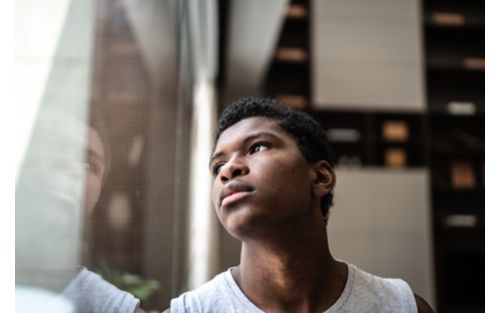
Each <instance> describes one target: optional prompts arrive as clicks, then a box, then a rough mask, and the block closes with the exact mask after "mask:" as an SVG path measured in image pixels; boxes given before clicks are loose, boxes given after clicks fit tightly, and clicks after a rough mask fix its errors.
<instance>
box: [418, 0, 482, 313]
mask: <svg viewBox="0 0 500 313" xmlns="http://www.w3.org/2000/svg"><path fill="white" fill-rule="evenodd" d="M423 12H424V40H425V54H426V55H425V56H426V60H427V62H426V81H427V100H428V110H429V114H428V117H427V118H428V121H429V123H428V125H429V134H430V140H429V143H430V145H429V147H428V150H429V153H430V168H431V173H432V207H433V219H434V254H435V269H436V287H437V289H436V291H437V309H438V311H439V312H484V274H485V272H484V261H485V259H484V255H485V248H484V239H485V238H484V219H485V216H484V206H485V201H484V190H485V189H484V167H485V165H484V164H485V163H484V152H485V145H484V126H485V124H484V67H485V61H484V43H485V38H484V1H465V0H458V1H450V0H438V1H436V0H432V1H431V0H424V1H423Z"/></svg>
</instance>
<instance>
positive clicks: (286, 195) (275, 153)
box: [210, 117, 314, 239]
mask: <svg viewBox="0 0 500 313" xmlns="http://www.w3.org/2000/svg"><path fill="white" fill-rule="evenodd" d="M210 167H211V171H212V173H213V176H214V180H213V184H212V200H213V204H214V207H215V209H216V211H217V215H218V217H219V220H220V221H221V223H222V224H223V225H224V227H225V228H226V230H227V231H228V232H229V233H230V234H231V235H233V236H234V237H236V238H239V239H244V238H245V237H246V236H250V235H251V234H252V233H253V232H258V231H259V230H263V229H264V228H267V229H269V227H272V226H276V225H278V224H279V223H280V222H282V221H285V220H287V219H289V218H290V217H293V216H299V217H300V216H301V215H303V214H306V212H307V211H308V209H309V208H310V207H311V206H312V205H313V199H312V191H311V186H312V182H313V179H314V172H313V169H312V167H311V165H310V164H309V163H308V162H307V161H306V159H305V158H304V157H303V155H302V153H301V152H300V150H299V148H298V146H297V143H296V141H295V139H294V138H293V137H292V136H291V135H289V134H288V133H287V132H286V131H285V130H283V129H282V128H281V127H280V126H279V125H278V123H277V122H276V121H275V120H272V119H268V118H264V117H252V118H247V119H244V120H241V121H240V122H238V123H236V124H234V125H233V126H231V127H229V128H228V129H226V130H225V131H224V132H223V133H222V135H221V136H220V138H219V140H218V142H217V145H216V147H215V150H214V154H213V156H212V160H211V162H210Z"/></svg>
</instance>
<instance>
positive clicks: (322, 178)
mask: <svg viewBox="0 0 500 313" xmlns="http://www.w3.org/2000/svg"><path fill="white" fill-rule="evenodd" d="M313 170H314V174H315V178H314V181H313V193H314V196H316V197H318V198H321V197H323V196H324V195H326V194H327V193H329V192H331V191H332V190H333V187H334V186H335V182H336V181H337V178H336V176H335V173H334V172H333V168H332V167H331V166H330V164H329V163H328V162H326V161H324V160H322V161H318V162H316V163H315V164H314V167H313Z"/></svg>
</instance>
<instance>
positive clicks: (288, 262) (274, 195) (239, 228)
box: [167, 98, 432, 313]
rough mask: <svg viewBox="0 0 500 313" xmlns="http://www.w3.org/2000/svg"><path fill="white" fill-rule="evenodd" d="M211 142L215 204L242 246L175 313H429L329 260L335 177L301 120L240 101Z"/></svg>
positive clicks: (316, 135) (390, 286)
mask: <svg viewBox="0 0 500 313" xmlns="http://www.w3.org/2000/svg"><path fill="white" fill-rule="evenodd" d="M215 142H216V146H215V149H214V153H213V156H212V158H211V160H210V168H211V171H212V173H213V177H214V180H213V186H212V197H213V203H214V207H215V210H216V212H217V215H218V217H219V220H220V222H221V223H222V225H224V227H225V229H226V230H227V231H228V232H229V233H230V234H231V235H232V236H234V237H235V238H237V239H239V240H241V241H242V250H241V259H240V265H238V266H237V267H235V268H231V269H229V270H228V271H226V272H224V273H222V274H219V275H218V276H216V277H215V278H214V279H213V280H211V281H210V282H208V283H206V284H204V285H203V286H201V287H200V288H198V289H196V290H193V291H190V292H187V293H184V294H182V295H181V296H180V297H178V298H175V299H173V300H172V301H171V308H170V310H171V311H172V312H173V313H178V312H328V313H334V312H346V313H347V312H356V313H364V312H366V313H368V312H370V313H376V312H397V313H404V312H415V313H416V312H417V311H418V312H432V309H431V308H430V307H429V306H428V305H427V304H426V303H425V301H423V300H422V299H421V298H420V297H418V296H416V295H414V294H413V293H412V291H411V289H410V287H409V286H408V284H407V283H406V282H404V281H402V280H400V279H384V278H380V277H376V276H374V275H371V274H368V273H366V272H364V271H362V270H360V269H358V268H357V267H355V266H354V265H350V264H346V263H344V262H341V261H338V260H336V259H334V258H333V257H332V255H331V254H330V251H329V248H328V242H327V233H326V227H325V226H326V222H327V219H328V213H329V208H330V206H331V205H332V200H333V195H332V190H333V187H334V185H335V174H334V172H333V169H332V165H333V164H332V156H331V151H330V148H329V144H328V141H327V139H326V137H325V135H324V133H323V132H322V130H321V127H320V125H319V124H318V123H317V122H316V121H315V120H313V119H312V118H311V117H310V116H309V115H307V114H305V113H302V112H298V111H295V110H293V109H290V108H288V107H285V106H282V105H281V104H279V103H278V102H276V101H274V100H270V99H251V98H249V99H241V100H239V101H237V102H235V103H233V104H232V105H230V106H229V107H228V108H226V109H225V110H224V112H223V113H222V116H221V117H220V119H219V122H218V129H217V133H216V137H215ZM167 312H168V310H167Z"/></svg>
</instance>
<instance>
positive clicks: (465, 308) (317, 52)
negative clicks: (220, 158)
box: [15, 0, 485, 312]
mask: <svg viewBox="0 0 500 313" xmlns="http://www.w3.org/2000/svg"><path fill="white" fill-rule="evenodd" d="M484 22H485V19H484V1H468V0H379V1H369V0H272V1H269V0H267V1H264V0H253V1H245V0H219V1H216V0H187V1H182V0H147V1H144V0H93V1H89V0H51V1H44V2H43V3H42V2H39V1H29V0H17V1H16V97H17V106H18V108H19V109H18V115H17V117H16V119H17V120H16V124H17V126H18V130H19V134H20V136H19V140H18V141H17V143H16V144H17V146H16V147H15V152H16V157H17V176H16V290H17V288H18V287H21V286H35V287H37V288H41V289H44V290H49V291H51V292H53V293H54V294H57V293H59V292H61V290H63V289H64V288H65V286H67V284H68V283H69V282H70V281H71V279H72V277H73V276H74V274H75V269H76V268H78V267H80V266H85V267H87V268H89V269H90V270H92V271H95V272H97V273H99V274H100V275H101V276H103V277H104V278H105V279H106V280H108V281H109V282H111V283H113V284H114V285H116V286H118V287H119V288H120V289H123V290H127V291H129V292H131V293H133V294H134V295H135V296H136V297H137V298H139V299H140V300H141V303H142V304H141V305H142V307H143V308H145V309H146V310H147V311H150V312H154V311H162V310H164V309H166V308H167V307H169V303H170V299H171V298H172V297H175V296H177V295H179V294H180V293H181V292H183V291H186V290H189V289H192V288H195V287H197V286H199V285H201V284H202V283H203V282H205V281H207V280H209V279H211V278H212V277H213V276H214V275H215V274H217V273H219V272H221V271H224V270H225V269H227V267H229V266H234V265H237V264H238V262H239V250H240V243H239V242H238V241H236V240H234V239H233V238H231V237H230V236H229V235H227V234H226V233H225V231H224V230H223V228H222V227H221V226H220V225H219V224H218V221H217V219H216V217H215V214H214V212H213V210H212V207H211V201H210V185H211V175H210V173H209V170H208V168H207V164H208V159H209V156H210V153H211V149H212V147H213V142H212V134H213V131H214V126H215V121H216V118H217V116H218V114H219V113H220V112H221V111H222V110H223V109H224V107H225V106H226V105H227V104H229V103H231V102H232V101H234V100H236V99H238V98H240V97H243V96H257V97H261V96H268V97H274V98H279V99H280V100H281V101H282V102H283V103H284V104H286V105H289V106H291V107H294V108H297V109H299V110H304V111H306V112H308V113H310V114H312V115H313V116H315V117H316V118H317V119H318V120H319V121H320V122H321V123H322V125H323V126H324V128H325V131H326V133H327V136H328V139H329V140H330V142H331V145H332V148H333V151H334V154H335V160H336V161H335V162H336V166H335V169H336V173H337V176H338V179H337V186H336V189H335V206H334V207H333V209H332V214H331V216H330V221H329V223H328V226H327V227H328V232H329V237H330V248H331V251H332V253H333V255H334V256H335V257H336V258H339V259H342V260H345V261H348V262H351V263H354V264H356V265H358V266H359V267H361V268H363V269H365V270H367V271H369V272H372V273H374V274H377V275H380V276H385V277H401V278H404V279H405V280H407V281H408V282H409V283H410V285H411V286H412V288H413V289H414V291H415V293H417V294H420V295H421V296H423V297H424V298H425V299H427V300H428V302H429V303H430V304H431V305H432V306H433V307H434V308H435V309H436V311H437V312H484V275H485V273H484V254H485V249H484V205H485V201H484V190H485V185H484V176H485V162H484V160H485V157H484V153H485V145H484V126H485V125H484V116H485V115H484V114H485V106H484V72H485V59H484V55H485V52H484V47H485V36H484V33H485V26H484ZM131 277H132V279H131Z"/></svg>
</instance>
